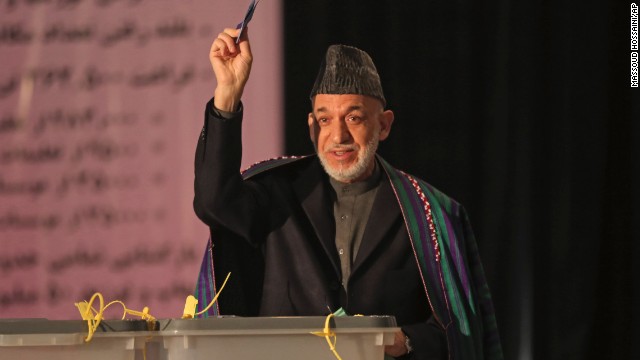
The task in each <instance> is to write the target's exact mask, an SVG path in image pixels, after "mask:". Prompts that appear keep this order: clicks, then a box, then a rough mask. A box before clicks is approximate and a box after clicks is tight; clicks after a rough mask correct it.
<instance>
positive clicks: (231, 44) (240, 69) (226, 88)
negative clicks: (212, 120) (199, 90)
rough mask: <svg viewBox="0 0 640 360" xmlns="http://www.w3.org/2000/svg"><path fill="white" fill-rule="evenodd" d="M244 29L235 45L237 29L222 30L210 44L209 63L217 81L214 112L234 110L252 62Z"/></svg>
mask: <svg viewBox="0 0 640 360" xmlns="http://www.w3.org/2000/svg"><path fill="white" fill-rule="evenodd" d="M247 30H248V29H247V28H246V27H245V29H244V31H243V33H242V37H241V39H240V43H239V44H236V39H235V37H236V36H238V33H239V32H240V30H237V29H224V31H223V32H221V33H220V34H219V35H218V37H217V38H216V39H215V40H214V41H213V44H212V45H211V51H210V52H209V60H210V61H211V65H212V66H213V72H214V74H215V76H216V79H217V81H218V85H217V87H216V90H215V92H214V100H213V105H214V106H215V107H216V108H217V109H218V110H222V111H229V112H233V111H237V110H238V105H239V104H240V99H241V98H242V92H243V91H244V86H245V84H246V83H247V80H248V79H249V73H250V72H251V63H252V62H253V56H252V55H251V47H250V46H249V37H248V33H247Z"/></svg>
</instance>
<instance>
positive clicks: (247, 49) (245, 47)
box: [239, 26, 251, 54]
mask: <svg viewBox="0 0 640 360" xmlns="http://www.w3.org/2000/svg"><path fill="white" fill-rule="evenodd" d="M239 45H240V51H241V52H244V53H245V54H251V46H250V45H249V26H245V27H244V31H243V32H242V34H241V35H240V44H239Z"/></svg>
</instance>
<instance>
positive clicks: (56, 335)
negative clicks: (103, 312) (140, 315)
mask: <svg viewBox="0 0 640 360" xmlns="http://www.w3.org/2000/svg"><path fill="white" fill-rule="evenodd" d="M88 329H89V327H88V325H87V322H86V321H83V320H46V319H0V359H1V360H5V359H6V360H9V359H11V360H14V359H15V360H69V359H88V360H137V359H144V358H145V357H146V358H147V359H153V358H162V357H164V355H163V352H164V349H162V347H161V345H162V344H161V342H160V341H159V340H158V339H156V338H154V337H153V335H155V334H156V333H157V331H155V330H156V329H157V328H153V329H149V325H148V324H147V322H146V321H142V320H103V321H102V322H100V325H99V326H98V328H97V329H96V332H95V333H94V335H93V338H92V339H91V341H90V342H85V338H86V337H87V335H88ZM149 330H152V331H149Z"/></svg>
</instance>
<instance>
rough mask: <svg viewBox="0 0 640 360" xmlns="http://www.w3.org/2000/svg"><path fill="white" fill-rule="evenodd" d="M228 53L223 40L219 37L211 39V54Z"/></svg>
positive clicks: (225, 54)
mask: <svg viewBox="0 0 640 360" xmlns="http://www.w3.org/2000/svg"><path fill="white" fill-rule="evenodd" d="M228 54H229V48H228V46H227V43H226V42H225V41H224V40H222V39H220V38H216V39H215V40H213V43H212V44H211V56H213V57H225V56H227V55H228Z"/></svg>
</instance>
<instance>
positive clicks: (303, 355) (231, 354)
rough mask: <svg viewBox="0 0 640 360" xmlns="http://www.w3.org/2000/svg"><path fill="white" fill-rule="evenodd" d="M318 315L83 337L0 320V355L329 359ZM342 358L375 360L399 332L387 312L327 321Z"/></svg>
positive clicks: (112, 325)
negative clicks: (378, 314) (383, 314)
mask: <svg viewBox="0 0 640 360" xmlns="http://www.w3.org/2000/svg"><path fill="white" fill-rule="evenodd" d="M325 320H326V318H325V317H321V316H320V317H315V316H314V317H250V318H249V317H247V318H245V317H216V318H207V319H190V320H183V319H161V320H158V321H157V322H156V326H155V328H154V329H149V328H148V326H147V323H146V322H144V321H140V320H116V321H113V320H112V321H103V322H101V324H100V327H99V329H98V330H97V331H96V332H95V334H94V335H93V339H92V340H91V341H90V342H89V343H86V342H84V338H85V337H86V336H87V323H86V322H85V321H81V320H44V319H28V320H0V359H19V360H43V359H47V360H67V359H72V360H73V359H91V360H120V359H121V360H143V359H147V360H205V359H206V360H218V359H224V360H227V359H233V360H236V359H278V360H293V359H296V360H299V359H304V360H332V359H335V356H334V355H333V353H332V352H331V350H330V348H329V345H328V343H327V340H326V339H325V337H324V336H318V335H315V334H314V333H317V332H319V333H322V332H323V329H324V325H325ZM330 329H331V331H332V332H333V333H334V334H335V336H336V350H337V352H338V354H339V355H340V356H341V357H342V359H344V360H360V359H361V360H376V359H379V360H382V359H384V345H391V344H393V341H394V336H395V333H396V332H397V331H398V330H399V328H398V327H397V325H396V322H395V319H394V318H393V317H391V316H344V317H334V318H332V319H331V320H330Z"/></svg>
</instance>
